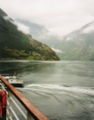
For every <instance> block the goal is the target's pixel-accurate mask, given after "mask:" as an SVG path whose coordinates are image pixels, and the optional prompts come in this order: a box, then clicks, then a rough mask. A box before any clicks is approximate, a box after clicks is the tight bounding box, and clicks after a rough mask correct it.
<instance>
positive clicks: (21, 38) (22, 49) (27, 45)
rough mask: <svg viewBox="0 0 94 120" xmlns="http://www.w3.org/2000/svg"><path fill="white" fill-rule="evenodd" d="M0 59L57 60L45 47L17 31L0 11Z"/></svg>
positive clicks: (50, 50) (11, 21) (12, 22)
mask: <svg viewBox="0 0 94 120" xmlns="http://www.w3.org/2000/svg"><path fill="white" fill-rule="evenodd" d="M0 58H1V59H30V60H59V57H58V56H57V55H56V53H55V52H54V51H53V50H52V49H51V48H49V47H48V46H47V45H45V44H42V43H41V42H38V41H37V40H34V39H33V38H32V36H31V35H28V34H25V33H23V32H22V31H20V30H18V28H17V26H16V25H15V24H14V21H13V20H12V19H11V18H9V17H8V15H7V14H6V13H5V12H4V11H3V10H1V9H0Z"/></svg>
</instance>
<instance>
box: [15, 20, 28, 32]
mask: <svg viewBox="0 0 94 120" xmlns="http://www.w3.org/2000/svg"><path fill="white" fill-rule="evenodd" d="M14 24H16V25H17V28H18V30H20V31H22V32H23V33H25V34H30V28H29V27H28V26H26V25H24V24H22V23H19V22H14Z"/></svg>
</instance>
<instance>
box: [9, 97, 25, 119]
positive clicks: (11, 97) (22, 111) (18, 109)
mask: <svg viewBox="0 0 94 120" xmlns="http://www.w3.org/2000/svg"><path fill="white" fill-rule="evenodd" d="M10 99H11V101H12V102H13V103H14V104H15V106H16V108H18V110H19V111H20V112H21V113H22V115H23V117H24V118H25V119H26V118H27V116H26V115H25V113H24V112H23V111H22V110H21V108H20V107H19V106H18V104H17V103H16V102H15V100H14V99H13V98H12V97H10Z"/></svg>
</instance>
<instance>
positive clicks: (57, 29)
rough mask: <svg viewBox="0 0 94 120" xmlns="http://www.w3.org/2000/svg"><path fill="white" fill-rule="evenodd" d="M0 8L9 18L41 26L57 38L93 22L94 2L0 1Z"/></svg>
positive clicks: (59, 0) (66, 0)
mask: <svg viewBox="0 0 94 120" xmlns="http://www.w3.org/2000/svg"><path fill="white" fill-rule="evenodd" d="M0 7H1V8H2V9H3V10H5V11H6V12H7V13H8V15H9V16H10V17H13V18H19V19H23V20H28V21H31V22H34V23H37V24H40V25H43V26H44V27H46V28H47V29H48V30H49V31H50V32H52V33H55V34H57V35H59V36H63V35H65V34H67V33H70V32H72V31H73V30H76V29H78V28H80V27H81V26H83V25H84V24H86V23H88V22H91V21H93V20H94V0H0ZM23 27H24V28H25V26H23ZM26 29H27V30H28V28H26Z"/></svg>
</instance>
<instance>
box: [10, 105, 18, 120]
mask: <svg viewBox="0 0 94 120" xmlns="http://www.w3.org/2000/svg"><path fill="white" fill-rule="evenodd" d="M9 109H10V110H11V113H12V114H13V115H14V117H15V118H16V120H20V119H19V118H18V116H17V114H16V113H15V111H14V110H13V109H12V107H9Z"/></svg>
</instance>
